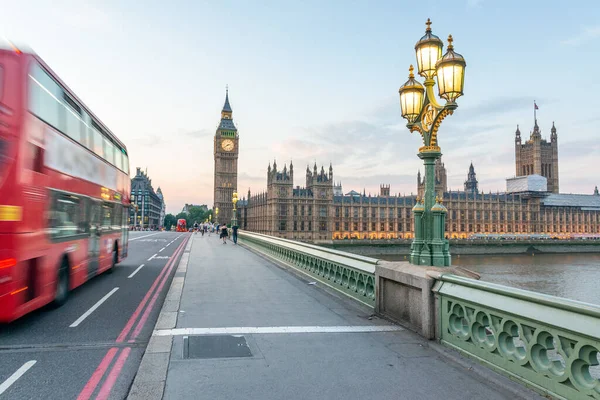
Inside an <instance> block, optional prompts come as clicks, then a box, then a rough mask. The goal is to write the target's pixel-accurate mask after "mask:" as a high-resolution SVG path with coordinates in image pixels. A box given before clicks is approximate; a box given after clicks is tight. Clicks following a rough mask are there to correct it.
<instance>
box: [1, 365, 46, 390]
mask: <svg viewBox="0 0 600 400" xmlns="http://www.w3.org/2000/svg"><path fill="white" fill-rule="evenodd" d="M36 362H37V361H36V360H31V361H27V362H26V363H25V364H23V365H22V366H21V368H19V369H18V370H17V371H16V372H15V373H14V374H12V375H11V376H9V377H8V379H7V380H5V381H4V382H2V384H0V394H2V393H4V392H6V390H7V389H8V388H9V387H11V386H12V384H13V383H15V382H16V381H17V380H18V379H19V378H20V377H22V376H23V374H24V373H25V372H27V371H28V370H29V368H31V367H33V366H34V364H35V363H36Z"/></svg>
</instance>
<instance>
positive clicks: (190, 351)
mask: <svg viewBox="0 0 600 400" xmlns="http://www.w3.org/2000/svg"><path fill="white" fill-rule="evenodd" d="M231 357H252V352H251V351H250V348H249V347H248V343H246V338H245V337H243V336H231V335H217V336H184V337H183V358H231Z"/></svg>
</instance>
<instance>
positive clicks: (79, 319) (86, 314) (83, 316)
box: [69, 287, 119, 328]
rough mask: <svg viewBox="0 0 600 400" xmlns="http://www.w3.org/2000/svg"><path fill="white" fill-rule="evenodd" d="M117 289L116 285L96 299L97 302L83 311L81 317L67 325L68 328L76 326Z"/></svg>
mask: <svg viewBox="0 0 600 400" xmlns="http://www.w3.org/2000/svg"><path fill="white" fill-rule="evenodd" d="M117 290H119V288H118V287H116V288H114V289H113V290H111V291H110V292H108V293H107V294H106V295H105V296H104V297H103V298H101V299H100V300H98V302H97V303H96V304H94V305H93V306H92V307H91V308H90V309H89V310H87V311H86V312H85V313H83V315H82V316H81V317H79V318H77V320H76V321H75V322H73V323H72V324H71V325H69V328H76V327H77V326H79V324H81V323H82V322H83V321H84V320H85V319H86V318H87V317H89V316H90V314H91V313H93V312H94V311H96V309H97V308H98V307H100V306H101V305H102V303H104V302H105V301H106V300H108V298H109V297H110V296H112V295H113V294H114V293H115V292H116V291H117Z"/></svg>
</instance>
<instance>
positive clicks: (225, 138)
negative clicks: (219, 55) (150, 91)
mask: <svg viewBox="0 0 600 400" xmlns="http://www.w3.org/2000/svg"><path fill="white" fill-rule="evenodd" d="M214 139H215V140H214V142H215V143H214V156H215V189H214V190H215V193H214V201H215V202H214V204H215V206H214V207H215V208H216V207H219V209H220V213H219V215H218V220H219V221H218V222H221V223H223V222H226V223H229V222H230V221H231V217H232V211H233V210H232V207H231V205H232V204H231V201H230V199H231V195H232V193H233V191H234V190H235V189H236V188H237V159H238V154H239V145H238V144H239V135H238V132H237V129H236V128H235V125H234V124H233V118H232V110H231V106H230V103H229V98H228V96H226V99H225V105H224V107H223V110H222V112H221V123H220V125H219V127H218V128H217V132H216V133H215V138H214ZM558 176H559V175H558V136H557V132H556V128H555V127H554V124H552V129H551V134H550V141H549V142H548V141H546V140H544V139H542V136H541V132H540V128H539V126H538V124H537V120H536V121H535V125H534V128H533V131H532V132H531V134H530V138H529V140H526V141H525V142H522V140H521V132H520V131H519V128H518V127H517V131H516V132H515V178H511V179H507V191H506V192H505V193H496V194H492V193H488V194H486V193H481V192H479V189H478V182H477V178H476V174H475V169H474V167H473V164H471V165H470V167H469V171H468V174H467V180H466V181H465V184H464V190H463V191H448V190H447V179H446V168H445V165H444V163H443V162H442V161H441V159H439V160H438V161H437V163H436V166H435V179H436V187H435V190H436V195H437V196H438V197H440V198H441V199H443V202H444V204H445V205H446V207H447V209H448V214H447V217H446V235H447V237H448V238H451V239H465V238H469V237H471V236H472V235H474V234H491V235H498V234H546V235H550V236H551V237H558V238H567V237H572V236H573V235H579V236H582V235H586V234H587V235H596V236H600V195H599V193H598V189H597V188H596V189H595V191H594V194H590V195H583V194H560V193H559V181H558ZM423 188H424V181H423V179H421V175H420V173H419V174H418V175H417V195H410V196H398V195H391V194H390V186H389V185H381V187H380V193H379V195H377V196H371V195H368V196H367V195H366V194H365V193H364V192H363V193H362V194H361V193H357V192H355V191H350V192H349V193H346V194H343V192H342V187H341V185H339V184H338V185H336V184H335V183H334V181H333V167H332V166H331V165H330V166H329V169H328V170H327V171H326V170H325V168H324V167H321V169H320V170H319V169H318V168H317V165H316V164H315V165H314V166H313V168H312V170H311V169H310V168H309V167H307V168H306V172H305V186H304V187H300V186H295V187H294V166H293V164H292V163H290V165H289V168H288V166H287V165H284V167H283V169H279V168H278V167H277V163H276V162H274V163H273V166H271V165H270V164H269V167H268V169H267V189H266V190H265V191H263V192H260V193H256V192H251V190H248V193H247V197H244V198H243V199H242V200H240V201H239V202H238V204H237V205H238V208H237V220H238V225H239V226H240V228H241V229H245V230H248V231H253V232H259V233H264V234H268V235H273V236H279V237H284V238H288V239H299V240H307V241H315V240H331V239H334V240H335V239H411V238H412V237H413V232H414V218H413V215H412V208H413V206H414V205H415V204H416V199H417V197H422V196H423V190H424V189H423ZM240 195H241V193H240Z"/></svg>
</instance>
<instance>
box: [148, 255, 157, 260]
mask: <svg viewBox="0 0 600 400" xmlns="http://www.w3.org/2000/svg"><path fill="white" fill-rule="evenodd" d="M157 255H158V253H156V254H155V255H153V256H152V257H150V258H149V259H148V261H152V259H153V258H154V257H156V256H157Z"/></svg>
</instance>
